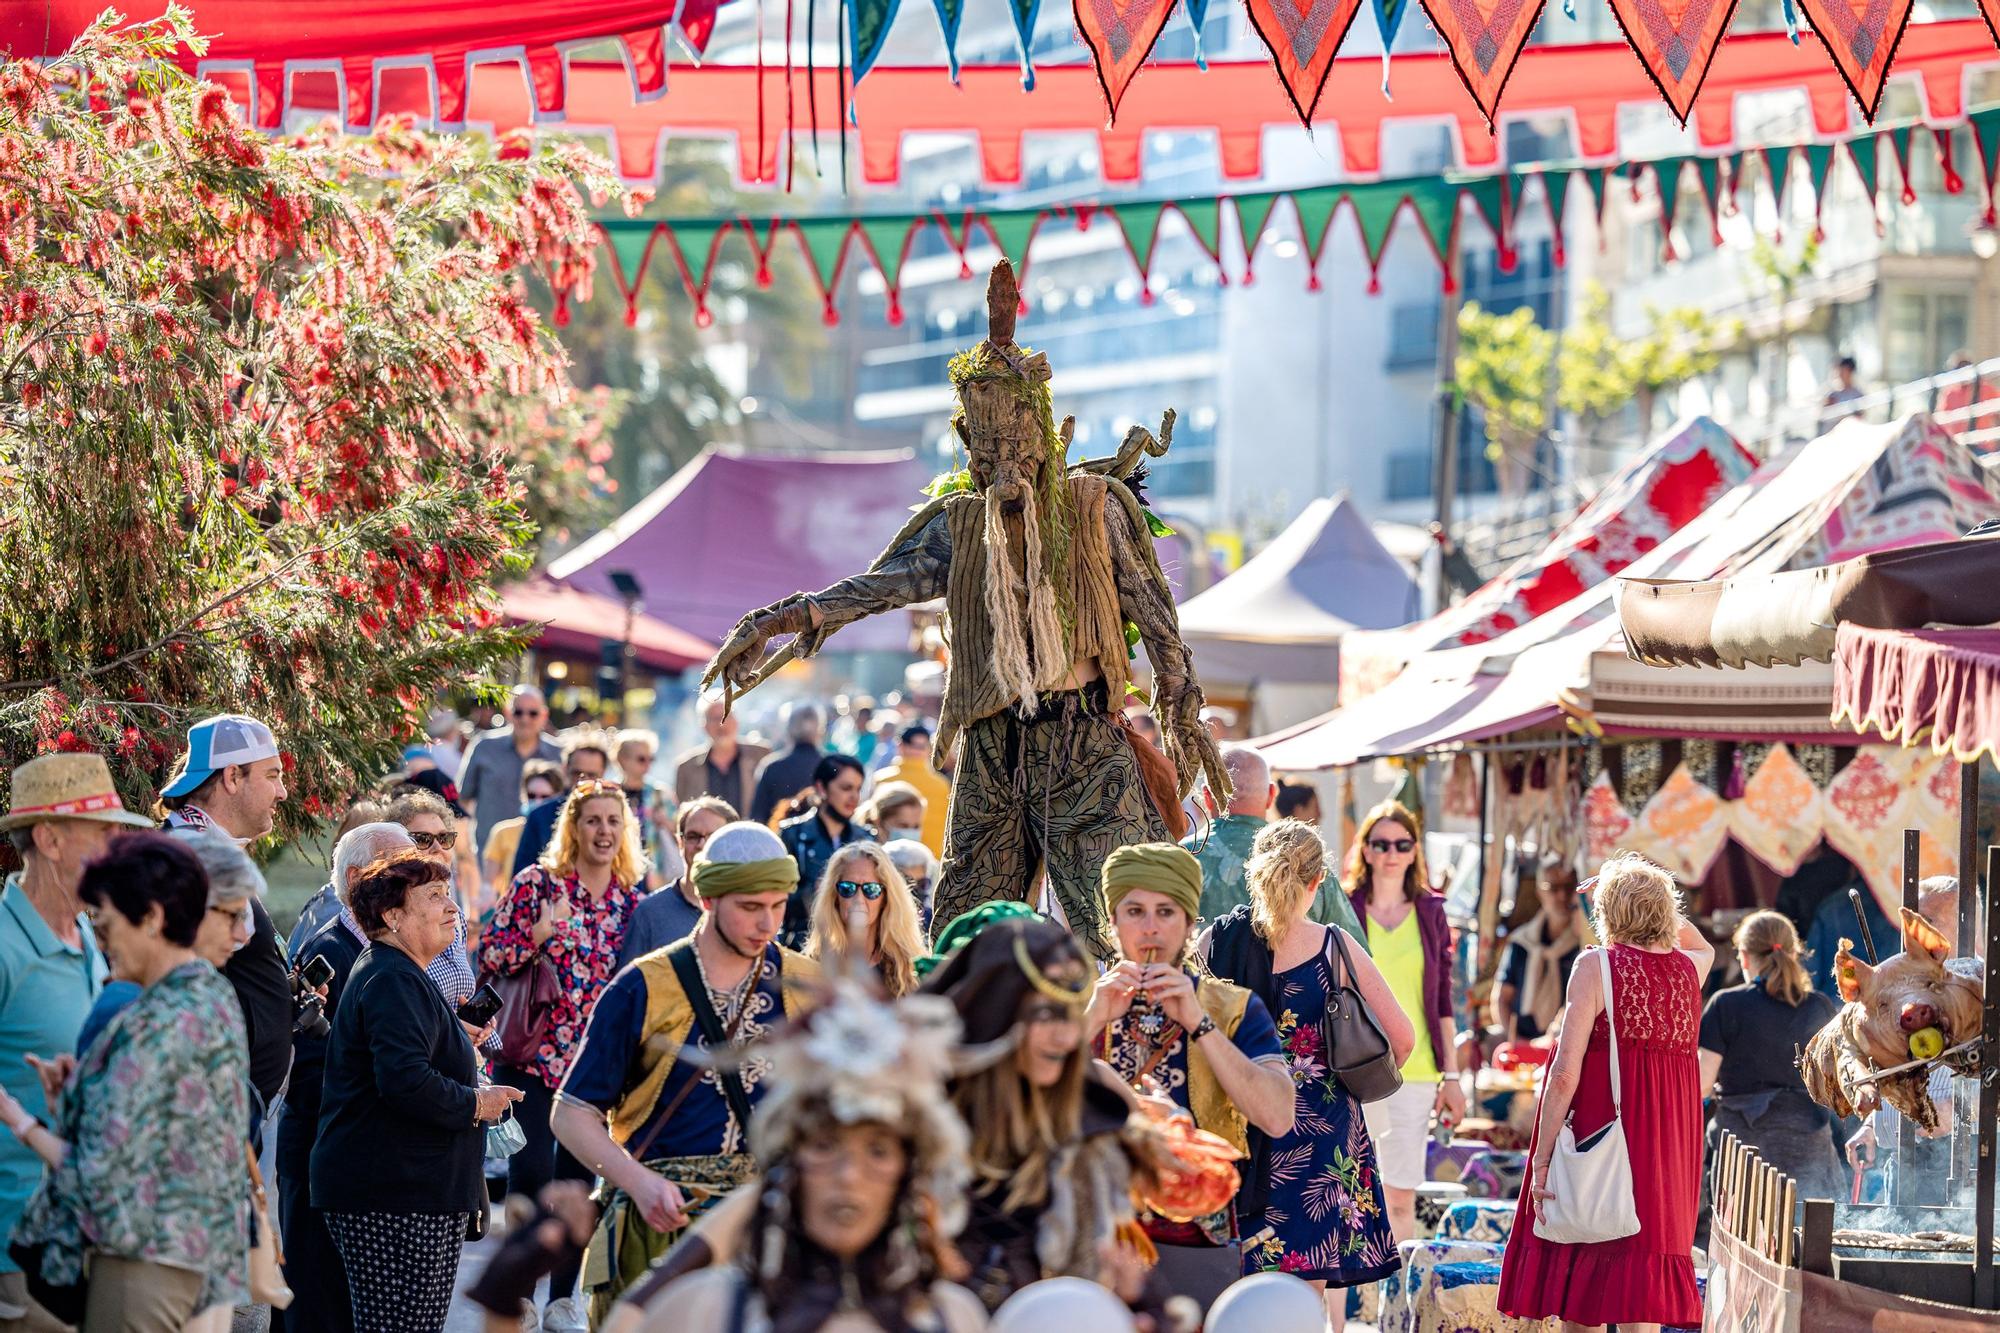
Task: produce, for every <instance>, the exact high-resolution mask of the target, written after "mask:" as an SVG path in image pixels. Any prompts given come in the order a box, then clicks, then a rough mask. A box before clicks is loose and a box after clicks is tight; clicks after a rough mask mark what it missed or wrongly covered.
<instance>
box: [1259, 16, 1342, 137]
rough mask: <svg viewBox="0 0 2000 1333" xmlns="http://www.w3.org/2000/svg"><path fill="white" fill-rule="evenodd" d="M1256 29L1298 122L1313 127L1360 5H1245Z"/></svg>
mask: <svg viewBox="0 0 2000 1333" xmlns="http://www.w3.org/2000/svg"><path fill="white" fill-rule="evenodd" d="M1246 3H1247V5H1248V6H1249V10H1250V23H1251V26H1252V27H1254V28H1256V29H1257V36H1258V37H1260V38H1261V39H1263V42H1264V45H1265V46H1266V47H1267V48H1269V49H1270V52H1271V59H1272V60H1273V61H1274V62H1275V63H1276V64H1277V66H1278V81H1279V82H1280V83H1282V84H1284V85H1285V95H1286V96H1287V97H1289V98H1291V99H1292V109H1293V110H1294V111H1296V112H1298V113H1299V120H1300V121H1301V122H1302V123H1304V124H1306V125H1308V126H1310V125H1311V124H1312V118H1313V111H1314V109H1315V108H1317V107H1318V106H1319V96H1320V93H1321V92H1323V91H1325V89H1326V76H1327V75H1328V74H1329V73H1331V72H1332V70H1333V57H1334V55H1335V54H1336V53H1338V52H1339V50H1340V44H1341V43H1342V42H1344V41H1346V40H1347V29H1348V28H1349V26H1351V25H1352V24H1353V22H1354V16H1355V15H1356V14H1358V13H1360V12H1361V0H1246Z"/></svg>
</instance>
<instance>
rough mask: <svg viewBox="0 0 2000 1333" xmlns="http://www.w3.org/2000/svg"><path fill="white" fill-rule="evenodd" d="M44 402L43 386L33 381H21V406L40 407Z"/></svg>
mask: <svg viewBox="0 0 2000 1333" xmlns="http://www.w3.org/2000/svg"><path fill="white" fill-rule="evenodd" d="M41 401H42V386H41V385H39V384H37V383H35V382H34V381H33V380H22V381H21V406H23V407H38V406H40V405H41Z"/></svg>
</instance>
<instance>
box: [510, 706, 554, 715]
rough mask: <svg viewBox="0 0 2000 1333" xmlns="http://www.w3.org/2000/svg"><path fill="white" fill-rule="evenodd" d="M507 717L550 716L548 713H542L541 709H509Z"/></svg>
mask: <svg viewBox="0 0 2000 1333" xmlns="http://www.w3.org/2000/svg"><path fill="white" fill-rule="evenodd" d="M507 716H508V717H547V716H548V714H547V713H545V712H543V711H542V710H541V709H539V708H510V709H508V710H507Z"/></svg>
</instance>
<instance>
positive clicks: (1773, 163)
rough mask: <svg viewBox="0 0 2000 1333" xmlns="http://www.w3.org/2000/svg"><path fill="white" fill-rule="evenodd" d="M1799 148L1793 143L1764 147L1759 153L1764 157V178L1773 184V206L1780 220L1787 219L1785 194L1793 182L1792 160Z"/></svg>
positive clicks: (1781, 221)
mask: <svg viewBox="0 0 2000 1333" xmlns="http://www.w3.org/2000/svg"><path fill="white" fill-rule="evenodd" d="M1797 154H1798V149H1797V147H1796V146H1794V145H1792V144H1784V145H1780V146H1776V147H1768V148H1762V149H1759V150H1758V155H1759V156H1761V157H1762V158H1763V159H1764V179H1765V180H1767V181H1769V182H1770V185H1771V207H1772V208H1773V209H1774V210H1775V211H1776V212H1777V215H1778V221H1779V222H1780V223H1781V224H1782V223H1783V222H1784V219H1785V196H1786V194H1787V193H1788V192H1789V191H1790V189H1791V184H1792V160H1793V158H1794V157H1796V156H1797Z"/></svg>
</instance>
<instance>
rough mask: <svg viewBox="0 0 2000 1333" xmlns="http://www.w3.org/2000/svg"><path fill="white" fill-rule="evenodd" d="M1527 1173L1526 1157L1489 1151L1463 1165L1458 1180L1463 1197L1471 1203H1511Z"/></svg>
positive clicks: (1499, 1151)
mask: <svg viewBox="0 0 2000 1333" xmlns="http://www.w3.org/2000/svg"><path fill="white" fill-rule="evenodd" d="M1527 1171H1528V1157H1527V1154H1526V1153H1518V1152H1504V1151H1502V1150H1501V1149H1499V1148H1489V1149H1487V1150H1486V1151H1485V1152H1482V1153H1480V1154H1479V1155H1478V1156H1476V1157H1474V1158H1473V1159H1472V1160H1471V1161H1469V1162H1467V1163H1466V1164H1465V1172H1464V1174H1463V1176H1461V1179H1462V1180H1464V1181H1465V1191H1466V1193H1467V1194H1469V1195H1471V1196H1472V1197H1473V1198H1475V1199H1512V1198H1514V1197H1515V1196H1516V1195H1518V1194H1519V1193H1520V1192H1521V1181H1522V1178H1523V1177H1525V1176H1526V1175H1527Z"/></svg>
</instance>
